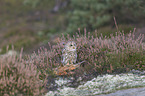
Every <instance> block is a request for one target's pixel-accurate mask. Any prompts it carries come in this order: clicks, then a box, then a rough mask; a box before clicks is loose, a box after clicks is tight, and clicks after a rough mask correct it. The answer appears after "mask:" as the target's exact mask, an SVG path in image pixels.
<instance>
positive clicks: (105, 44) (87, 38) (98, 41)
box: [29, 29, 145, 78]
mask: <svg viewBox="0 0 145 96" xmlns="http://www.w3.org/2000/svg"><path fill="white" fill-rule="evenodd" d="M134 32H135V29H134V30H133V32H131V31H130V33H129V34H126V35H125V34H124V33H123V32H116V35H112V34H111V35H110V36H109V37H107V36H104V37H103V36H99V37H98V36H97V32H96V34H95V35H96V36H92V35H91V34H90V33H89V32H87V31H86V30H84V35H79V32H78V34H76V35H74V37H73V38H71V37H70V36H69V35H67V36H66V37H65V36H62V38H59V39H58V40H57V44H56V45H53V46H51V45H50V43H49V46H50V50H48V49H46V48H43V47H41V48H40V49H39V50H38V52H37V53H34V54H33V55H32V56H30V57H29V59H30V60H31V59H32V60H34V64H35V65H36V66H37V68H38V70H40V72H41V73H42V74H43V76H42V78H43V77H45V76H46V74H48V75H53V76H55V74H54V73H53V71H54V69H55V68H57V67H59V66H62V64H61V51H62V49H63V47H64V45H65V43H66V42H68V41H70V40H72V41H75V42H76V43H77V55H78V58H77V62H82V61H85V63H83V64H82V66H81V67H80V68H79V69H78V70H76V71H75V75H78V76H81V75H83V74H92V73H94V72H95V73H97V74H105V73H122V72H128V71H130V70H132V69H136V70H144V67H145V66H144V63H145V59H144V57H145V54H144V50H145V49H144V46H145V45H144V43H143V42H142V39H143V37H144V36H143V35H140V36H138V37H137V38H135V35H134Z"/></svg>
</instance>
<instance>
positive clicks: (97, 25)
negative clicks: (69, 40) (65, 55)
mask: <svg viewBox="0 0 145 96" xmlns="http://www.w3.org/2000/svg"><path fill="white" fill-rule="evenodd" d="M114 17H115V18H116V21H117V23H118V27H119V30H124V32H126V33H127V32H129V31H130V30H133V28H134V27H136V28H138V29H140V28H144V27H145V26H144V25H145V1H144V0H0V49H1V52H0V54H3V53H5V52H6V46H7V45H9V46H10V47H9V49H10V48H11V46H12V45H14V48H15V50H17V51H20V49H21V48H22V47H23V48H24V53H26V54H31V53H32V52H33V51H35V50H37V49H39V47H40V46H45V47H47V46H48V44H47V43H48V41H49V42H51V43H52V44H55V43H57V38H58V37H60V36H61V34H62V33H63V34H64V35H66V34H70V35H71V36H72V35H74V34H75V33H76V32H78V28H80V30H81V31H80V32H81V34H83V30H84V28H86V29H87V31H88V32H91V34H95V30H97V32H98V34H101V33H102V34H103V36H109V35H110V34H111V33H113V32H116V27H115V23H114V19H113V18H114ZM142 33H145V29H144V30H142Z"/></svg>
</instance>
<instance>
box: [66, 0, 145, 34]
mask: <svg viewBox="0 0 145 96" xmlns="http://www.w3.org/2000/svg"><path fill="white" fill-rule="evenodd" d="M144 3H145V2H144V1H143V0H71V3H70V6H71V11H69V12H68V18H67V21H68V27H67V32H69V33H71V34H72V32H75V31H76V29H77V28H81V29H82V28H87V29H88V30H89V31H93V30H95V29H96V28H98V27H101V26H105V25H112V26H113V25H114V20H113V17H114V16H115V17H116V19H117V22H118V23H119V24H123V23H126V24H128V23H137V22H138V21H140V22H141V21H142V19H143V18H144V16H145V7H144V5H143V4H144Z"/></svg>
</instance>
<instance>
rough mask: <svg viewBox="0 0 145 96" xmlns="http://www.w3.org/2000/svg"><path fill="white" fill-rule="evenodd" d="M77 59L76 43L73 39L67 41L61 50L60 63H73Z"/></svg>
mask: <svg viewBox="0 0 145 96" xmlns="http://www.w3.org/2000/svg"><path fill="white" fill-rule="evenodd" d="M76 61H77V51H76V43H75V42H74V41H69V42H68V43H67V44H66V45H65V47H64V49H63V50H62V61H61V62H62V63H63V65H66V64H75V63H76Z"/></svg>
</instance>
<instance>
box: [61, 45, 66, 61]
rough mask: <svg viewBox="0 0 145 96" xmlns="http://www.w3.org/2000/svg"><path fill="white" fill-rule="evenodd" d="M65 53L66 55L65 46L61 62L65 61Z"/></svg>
mask: <svg viewBox="0 0 145 96" xmlns="http://www.w3.org/2000/svg"><path fill="white" fill-rule="evenodd" d="M65 55H66V50H65V48H64V49H63V50H62V56H61V62H62V63H64V62H65Z"/></svg>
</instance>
